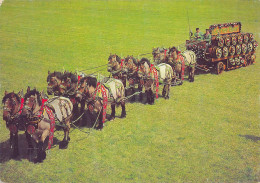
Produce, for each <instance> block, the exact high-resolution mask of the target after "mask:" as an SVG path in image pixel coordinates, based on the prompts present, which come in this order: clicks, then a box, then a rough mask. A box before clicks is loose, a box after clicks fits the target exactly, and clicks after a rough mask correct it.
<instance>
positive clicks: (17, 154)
mask: <svg viewBox="0 0 260 183" xmlns="http://www.w3.org/2000/svg"><path fill="white" fill-rule="evenodd" d="M18 156H19V152H14V153H13V154H12V155H11V158H12V159H16V158H17V157H18Z"/></svg>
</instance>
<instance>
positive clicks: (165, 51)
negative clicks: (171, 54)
mask: <svg viewBox="0 0 260 183" xmlns="http://www.w3.org/2000/svg"><path fill="white" fill-rule="evenodd" d="M166 53H167V50H164V59H165V58H166Z"/></svg>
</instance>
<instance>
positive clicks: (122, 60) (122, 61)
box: [120, 59, 125, 69]
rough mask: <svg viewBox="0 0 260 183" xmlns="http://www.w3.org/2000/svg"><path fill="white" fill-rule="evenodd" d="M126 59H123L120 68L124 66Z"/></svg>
mask: <svg viewBox="0 0 260 183" xmlns="http://www.w3.org/2000/svg"><path fill="white" fill-rule="evenodd" d="M124 61H125V59H121V64H120V69H122V68H123V64H124Z"/></svg>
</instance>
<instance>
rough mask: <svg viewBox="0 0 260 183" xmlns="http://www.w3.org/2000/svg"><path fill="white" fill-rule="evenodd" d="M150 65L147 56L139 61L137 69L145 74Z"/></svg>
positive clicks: (147, 72)
mask: <svg viewBox="0 0 260 183" xmlns="http://www.w3.org/2000/svg"><path fill="white" fill-rule="evenodd" d="M150 66H151V64H150V61H149V60H148V59H147V58H142V59H141V60H140V62H139V71H140V72H141V73H143V74H144V75H146V76H147V75H148V74H149V73H150Z"/></svg>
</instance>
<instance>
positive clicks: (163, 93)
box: [162, 85, 166, 98]
mask: <svg viewBox="0 0 260 183" xmlns="http://www.w3.org/2000/svg"><path fill="white" fill-rule="evenodd" d="M165 94H166V85H164V86H163V91H162V96H163V97H164V98H165Z"/></svg>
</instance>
